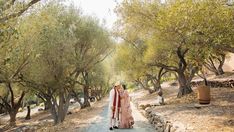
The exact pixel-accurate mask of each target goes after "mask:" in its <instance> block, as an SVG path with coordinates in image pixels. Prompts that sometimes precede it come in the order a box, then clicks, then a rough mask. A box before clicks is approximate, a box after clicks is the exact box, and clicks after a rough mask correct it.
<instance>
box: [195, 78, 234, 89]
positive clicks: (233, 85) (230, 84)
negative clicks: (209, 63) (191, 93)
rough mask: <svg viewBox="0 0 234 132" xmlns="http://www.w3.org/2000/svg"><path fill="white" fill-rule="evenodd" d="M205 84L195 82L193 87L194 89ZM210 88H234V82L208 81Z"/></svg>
mask: <svg viewBox="0 0 234 132" xmlns="http://www.w3.org/2000/svg"><path fill="white" fill-rule="evenodd" d="M202 84H204V82H203V81H193V82H191V85H192V86H193V87H195V86H198V85H202ZM207 84H208V86H210V87H211V88H213V87H230V88H234V80H226V81H207Z"/></svg>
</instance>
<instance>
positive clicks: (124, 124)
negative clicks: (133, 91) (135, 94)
mask: <svg viewBox="0 0 234 132" xmlns="http://www.w3.org/2000/svg"><path fill="white" fill-rule="evenodd" d="M120 97H121V115H120V126H119V127H120V128H133V124H134V119H133V116H132V109H131V106H130V97H129V94H128V91H127V90H126V85H122V87H121V90H120Z"/></svg>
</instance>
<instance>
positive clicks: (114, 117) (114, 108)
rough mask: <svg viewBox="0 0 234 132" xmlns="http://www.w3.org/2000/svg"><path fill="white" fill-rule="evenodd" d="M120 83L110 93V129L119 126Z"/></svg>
mask: <svg viewBox="0 0 234 132" xmlns="http://www.w3.org/2000/svg"><path fill="white" fill-rule="evenodd" d="M118 87H120V83H116V84H115V86H114V88H112V89H111V91H110V96H109V109H108V118H109V120H110V124H109V125H110V127H113V126H119V124H118V123H119V122H118V121H119V112H120V95H119V91H118V89H117V88H118Z"/></svg>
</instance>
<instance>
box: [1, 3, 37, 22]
mask: <svg viewBox="0 0 234 132" xmlns="http://www.w3.org/2000/svg"><path fill="white" fill-rule="evenodd" d="M39 1H40V0H32V1H30V2H29V3H28V4H27V5H26V6H25V7H24V8H23V9H21V10H20V11H18V12H14V13H12V14H9V15H7V16H5V17H1V18H0V23H3V22H5V21H7V20H9V19H12V18H15V17H19V16H20V15H22V14H23V13H24V12H25V11H27V10H28V9H29V7H31V6H32V5H34V4H36V3H37V2H39ZM12 2H13V4H14V2H15V0H12Z"/></svg>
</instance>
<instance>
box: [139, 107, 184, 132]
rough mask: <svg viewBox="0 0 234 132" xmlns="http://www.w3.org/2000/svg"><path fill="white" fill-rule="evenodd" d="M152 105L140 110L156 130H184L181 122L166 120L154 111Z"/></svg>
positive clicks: (159, 131) (180, 131) (177, 131)
mask: <svg viewBox="0 0 234 132" xmlns="http://www.w3.org/2000/svg"><path fill="white" fill-rule="evenodd" d="M153 107H155V106H148V107H147V108H145V110H144V109H141V110H140V112H141V113H142V114H143V115H144V116H145V117H146V118H147V119H148V120H149V123H151V124H152V125H153V126H154V128H155V130H156V131H157V132H182V131H185V130H186V129H185V127H184V125H183V124H182V123H179V122H171V121H168V120H166V119H165V118H164V117H163V116H162V115H160V113H157V112H155V111H154V110H153ZM156 107H157V106H156Z"/></svg>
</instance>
